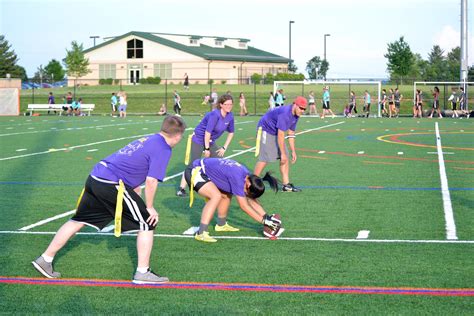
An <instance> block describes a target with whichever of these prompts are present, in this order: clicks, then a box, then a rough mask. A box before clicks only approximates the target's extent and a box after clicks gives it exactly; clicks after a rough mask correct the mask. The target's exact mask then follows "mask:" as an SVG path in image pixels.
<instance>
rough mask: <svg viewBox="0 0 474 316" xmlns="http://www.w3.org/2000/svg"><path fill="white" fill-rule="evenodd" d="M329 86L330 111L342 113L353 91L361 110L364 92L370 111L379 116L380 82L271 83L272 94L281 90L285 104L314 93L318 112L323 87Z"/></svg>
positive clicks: (306, 81)
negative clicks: (284, 97) (369, 104)
mask: <svg viewBox="0 0 474 316" xmlns="http://www.w3.org/2000/svg"><path fill="white" fill-rule="evenodd" d="M325 86H329V91H330V93H331V109H332V110H333V111H334V112H335V113H336V114H340V113H344V108H345V106H346V105H347V104H348V103H349V98H350V92H351V91H354V94H355V96H356V100H357V107H358V108H359V109H360V110H362V106H361V105H363V104H364V101H363V99H364V92H365V91H367V92H368V93H369V94H370V96H371V110H372V113H374V107H376V112H375V113H376V115H377V117H380V116H381V113H380V107H379V100H380V98H381V93H382V82H381V81H370V80H369V81H359V80H334V81H328V80H326V81H323V80H304V81H275V82H273V93H274V94H275V92H276V91H277V90H279V89H283V94H284V95H285V96H286V102H287V103H288V102H291V101H292V100H293V99H294V98H295V97H297V96H304V97H305V98H308V95H309V93H310V92H311V91H313V92H314V95H315V102H316V107H317V108H318V111H320V110H321V104H322V91H323V87H325Z"/></svg>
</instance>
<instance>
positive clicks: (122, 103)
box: [117, 91, 127, 118]
mask: <svg viewBox="0 0 474 316" xmlns="http://www.w3.org/2000/svg"><path fill="white" fill-rule="evenodd" d="M117 95H118V97H119V115H120V117H121V118H126V117H127V93H126V92H125V91H120V92H119V93H118V94H117Z"/></svg>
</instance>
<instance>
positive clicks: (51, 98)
mask: <svg viewBox="0 0 474 316" xmlns="http://www.w3.org/2000/svg"><path fill="white" fill-rule="evenodd" d="M48 104H49V105H50V108H51V107H52V106H51V104H56V101H55V100H54V95H53V93H52V92H50V93H49V97H48ZM49 112H50V110H48V114H49ZM53 112H54V114H56V110H54V111H53Z"/></svg>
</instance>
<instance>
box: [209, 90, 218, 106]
mask: <svg viewBox="0 0 474 316" xmlns="http://www.w3.org/2000/svg"><path fill="white" fill-rule="evenodd" d="M218 99H219V95H218V94H217V90H216V89H215V88H214V89H212V93H211V105H212V109H213V110H214V109H216V108H217V102H218Z"/></svg>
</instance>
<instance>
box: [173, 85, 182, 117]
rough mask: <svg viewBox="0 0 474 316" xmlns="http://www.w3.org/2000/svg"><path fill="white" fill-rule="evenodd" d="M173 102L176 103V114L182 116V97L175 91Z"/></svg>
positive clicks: (174, 108)
mask: <svg viewBox="0 0 474 316" xmlns="http://www.w3.org/2000/svg"><path fill="white" fill-rule="evenodd" d="M173 102H174V107H173V110H174V113H175V114H176V115H177V116H181V97H180V96H179V94H178V91H176V90H174V91H173Z"/></svg>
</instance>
